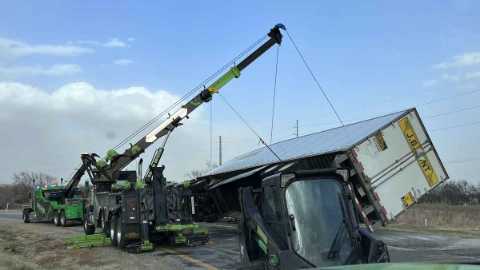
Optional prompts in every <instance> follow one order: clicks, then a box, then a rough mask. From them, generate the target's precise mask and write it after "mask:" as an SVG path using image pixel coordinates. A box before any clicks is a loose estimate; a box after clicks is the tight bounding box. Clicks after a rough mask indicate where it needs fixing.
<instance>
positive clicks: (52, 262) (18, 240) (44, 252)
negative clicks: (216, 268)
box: [0, 220, 203, 270]
mask: <svg viewBox="0 0 480 270" xmlns="http://www.w3.org/2000/svg"><path fill="white" fill-rule="evenodd" d="M52 227H53V225H51V224H24V223H21V222H19V221H17V220H0V262H1V263H0V269H1V270H3V269H19V270H20V269H85V270H87V269H159V266H160V265H164V266H167V267H165V269H185V268H186V265H185V263H184V262H182V261H180V260H179V258H177V256H169V252H164V253H163V256H146V255H143V254H128V253H126V252H122V251H119V250H116V249H114V248H112V247H101V248H84V249H71V248H67V246H66V245H65V243H64V239H65V238H67V237H69V236H72V235H76V234H77V235H78V234H79V233H80V232H79V230H80V228H79V227H66V228H60V227H53V229H54V232H52ZM187 263H188V261H187ZM187 267H188V266H187ZM198 267H201V265H198ZM188 268H190V269H195V266H193V267H188ZM201 268H203V267H201Z"/></svg>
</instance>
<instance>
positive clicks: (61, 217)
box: [59, 210, 67, 227]
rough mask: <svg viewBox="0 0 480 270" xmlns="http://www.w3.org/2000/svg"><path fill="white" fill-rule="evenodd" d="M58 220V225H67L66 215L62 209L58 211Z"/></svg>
mask: <svg viewBox="0 0 480 270" xmlns="http://www.w3.org/2000/svg"><path fill="white" fill-rule="evenodd" d="M59 221H60V226H62V227H66V226H67V217H66V216H65V211H64V210H62V211H60V217H59Z"/></svg>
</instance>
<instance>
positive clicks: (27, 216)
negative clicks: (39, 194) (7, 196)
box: [22, 211, 30, 223]
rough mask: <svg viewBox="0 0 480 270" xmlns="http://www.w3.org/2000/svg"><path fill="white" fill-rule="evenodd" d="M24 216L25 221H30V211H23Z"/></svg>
mask: <svg viewBox="0 0 480 270" xmlns="http://www.w3.org/2000/svg"><path fill="white" fill-rule="evenodd" d="M22 218H23V222H24V223H30V212H27V211H23V215H22Z"/></svg>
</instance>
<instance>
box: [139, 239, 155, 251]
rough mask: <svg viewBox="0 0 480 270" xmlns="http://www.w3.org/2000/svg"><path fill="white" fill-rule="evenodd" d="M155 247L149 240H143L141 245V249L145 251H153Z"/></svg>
mask: <svg viewBox="0 0 480 270" xmlns="http://www.w3.org/2000/svg"><path fill="white" fill-rule="evenodd" d="M153 249H154V246H153V243H152V242H150V241H148V240H145V241H143V243H142V245H141V246H140V250H141V251H143V252H146V251H152V250H153Z"/></svg>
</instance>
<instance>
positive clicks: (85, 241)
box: [65, 233, 112, 248]
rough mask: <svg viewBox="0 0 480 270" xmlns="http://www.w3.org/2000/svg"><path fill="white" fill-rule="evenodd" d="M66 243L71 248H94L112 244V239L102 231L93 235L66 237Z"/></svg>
mask: <svg viewBox="0 0 480 270" xmlns="http://www.w3.org/2000/svg"><path fill="white" fill-rule="evenodd" d="M65 244H66V245H67V247H69V248H92V247H104V246H111V245H112V241H111V240H110V238H108V237H106V236H105V235H104V234H102V233H96V234H91V235H85V234H81V235H75V236H72V237H69V238H67V239H65Z"/></svg>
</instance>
